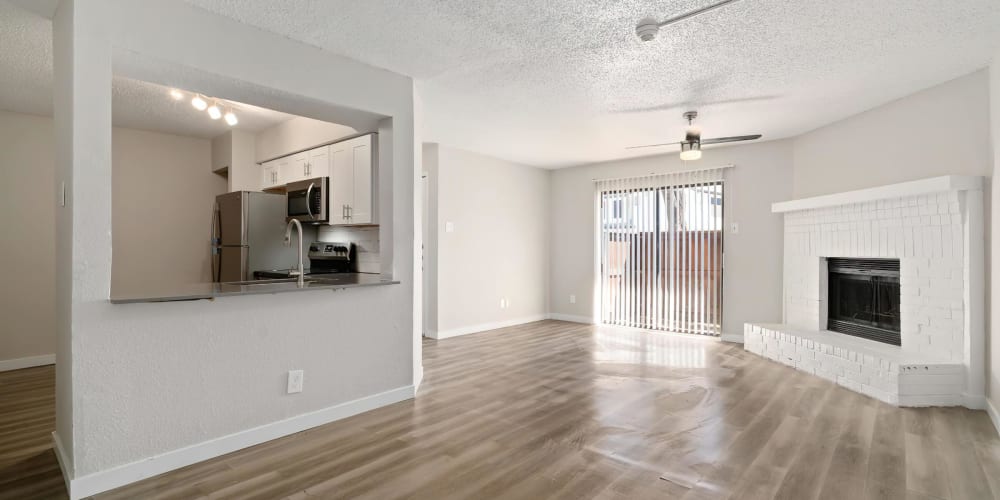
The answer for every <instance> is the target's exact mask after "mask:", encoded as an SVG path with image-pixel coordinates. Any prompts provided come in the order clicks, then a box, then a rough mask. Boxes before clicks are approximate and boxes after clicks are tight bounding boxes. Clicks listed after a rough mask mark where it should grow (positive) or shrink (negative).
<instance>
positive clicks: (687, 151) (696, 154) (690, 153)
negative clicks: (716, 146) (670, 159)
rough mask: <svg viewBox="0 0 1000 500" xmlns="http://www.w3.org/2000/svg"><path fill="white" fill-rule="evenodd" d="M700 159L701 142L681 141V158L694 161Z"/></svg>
mask: <svg viewBox="0 0 1000 500" xmlns="http://www.w3.org/2000/svg"><path fill="white" fill-rule="evenodd" d="M700 159H701V144H700V143H697V142H682V143H681V160H684V161H694V160H700Z"/></svg>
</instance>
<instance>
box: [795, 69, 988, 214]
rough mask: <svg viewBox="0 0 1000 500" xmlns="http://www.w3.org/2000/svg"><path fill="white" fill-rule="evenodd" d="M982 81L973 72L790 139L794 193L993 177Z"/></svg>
mask: <svg viewBox="0 0 1000 500" xmlns="http://www.w3.org/2000/svg"><path fill="white" fill-rule="evenodd" d="M987 82H988V74H987V72H986V71H985V70H984V71H977V72H975V73H972V74H970V75H966V76H963V77H961V78H957V79H955V80H952V81H950V82H946V83H944V84H942V85H938V86H936V87H931V88H929V89H926V90H924V91H921V92H918V93H916V94H913V95H910V96H907V97H903V98H902V99H899V100H896V101H893V102H890V103H888V104H885V105H883V106H879V107H877V108H875V109H872V110H869V111H866V112H864V113H861V114H859V115H855V116H852V117H850V118H847V119H844V120H841V121H839V122H836V123H833V124H830V125H827V126H825V127H822V128H819V129H817V130H814V131H812V132H808V133H806V134H803V135H801V136H799V137H796V138H795V140H794V144H795V153H794V155H795V156H794V161H795V179H794V180H795V182H794V194H795V197H796V198H807V197H809V196H817V195H821V194H829V193H838V192H843V191H850V190H854V189H862V188H867V187H873V186H883V185H886V184H894V183H897V182H904V181H911V180H916V179H925V178H927V177H934V176H938V175H947V174H968V175H987V176H988V175H991V173H990V166H991V162H992V159H991V158H990V156H989V154H990V153H989V148H990V146H989V140H990V138H989V120H990V117H989V107H988V106H987V105H986V103H987V102H988V99H989V89H988V86H987Z"/></svg>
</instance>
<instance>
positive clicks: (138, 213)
mask: <svg viewBox="0 0 1000 500" xmlns="http://www.w3.org/2000/svg"><path fill="white" fill-rule="evenodd" d="M111 143H112V153H111V163H112V184H113V190H112V195H113V198H112V205H113V212H112V245H113V255H114V261H113V263H112V264H113V265H112V270H111V290H112V293H113V295H115V296H128V295H129V294H132V293H142V292H143V291H145V290H148V289H149V288H148V287H149V286H150V285H154V284H155V286H156V289H158V290H163V289H164V287H170V286H171V285H176V286H180V285H185V284H190V283H205V282H209V281H212V261H211V256H210V254H209V252H208V230H209V227H210V224H211V215H212V204H213V203H214V202H215V196H216V195H218V194H222V193H225V192H226V179H225V178H223V177H220V176H218V175H216V174H214V173H212V169H211V163H210V162H211V145H210V142H209V141H208V140H207V139H196V138H192V137H181V136H176V135H168V134H161V133H158V132H147V131H142V130H130V129H121V128H116V129H114V133H113V134H112V139H111Z"/></svg>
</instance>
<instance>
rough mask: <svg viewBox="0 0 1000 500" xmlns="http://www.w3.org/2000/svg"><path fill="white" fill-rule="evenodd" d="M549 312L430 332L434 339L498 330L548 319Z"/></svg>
mask: <svg viewBox="0 0 1000 500" xmlns="http://www.w3.org/2000/svg"><path fill="white" fill-rule="evenodd" d="M547 318H548V315H547V314H536V315H534V316H527V317H524V318H516V319H509V320H505V321H497V322H494V323H480V324H478V325H469V326H463V327H461V328H453V329H451V330H444V331H437V332H430V335H431V338H433V339H438V340H441V339H447V338H451V337H458V336H459V335H469V334H472V333H479V332H485V331H488V330H496V329H497V328H507V327H508V326H517V325H523V324H525V323H534V322H535V321H542V320H544V319H547Z"/></svg>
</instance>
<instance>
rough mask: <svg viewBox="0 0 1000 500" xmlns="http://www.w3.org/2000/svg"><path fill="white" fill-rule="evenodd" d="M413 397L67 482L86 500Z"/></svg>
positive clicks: (397, 392)
mask: <svg viewBox="0 0 1000 500" xmlns="http://www.w3.org/2000/svg"><path fill="white" fill-rule="evenodd" d="M413 395H414V389H413V386H412V385H408V386H404V387H399V388H397V389H392V390H389V391H385V392H382V393H379V394H374V395H371V396H367V397H364V398H360V399H355V400H354V401H348V402H346V403H341V404H339V405H336V406H331V407H329V408H324V409H322V410H317V411H314V412H311V413H306V414H303V415H298V416H295V417H292V418H288V419H285V420H279V421H277V422H273V423H270V424H265V425H261V426H259V427H254V428H252V429H247V430H245V431H240V432H237V433H234V434H230V435H228V436H223V437H220V438H216V439H211V440H209V441H205V442H203V443H198V444H195V445H191V446H187V447H184V448H180V449H178V450H174V451H169V452H167V453H164V454H162V455H156V456H153V457H149V458H146V459H143V460H139V461H137V462H132V463H130V464H125V465H121V466H118V467H114V468H112V469H108V470H104V471H100V472H95V473H93V474H88V475H86V476H83V477H73V478H71V479H68V480H67V487H66V489H67V491H69V492H70V500H78V499H81V498H86V497H89V496H92V495H96V494H97V493H101V492H104V491H108V490H112V489H114V488H118V487H120V486H124V485H126V484H131V483H134V482H136V481H140V480H142V479H146V478H149V477H153V476H156V475H159V474H163V473H164V472H169V471H172V470H175V469H179V468H181V467H186V466H188V465H191V464H194V463H198V462H202V461H205V460H208V459H210V458H215V457H218V456H221V455H225V454H227V453H232V452H234V451H237V450H241V449H243V448H247V447H250V446H254V445H257V444H260V443H263V442H266V441H271V440H273V439H278V438H280V437H283V436H287V435H289V434H295V433H296V432H301V431H304V430H306V429H311V428H313V427H316V426H320V425H323V424H327V423H330V422H334V421H337V420H341V419H344V418H347V417H351V416H354V415H357V414H359V413H364V412H366V411H371V410H374V409H376V408H380V407H382V406H386V405H390V404H393V403H398V402H400V401H404V400H407V399H411V398H413ZM56 443H57V444H56V445H57V447H58V449H59V450H61V446H59V444H58V443H59V441H58V438H56ZM60 453H61V451H59V452H57V456H59V454H60ZM63 460H64V459H60V466H62V467H63V475H64V477H70V476H69V475H67V474H66V469H65V466H64V465H63Z"/></svg>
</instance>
